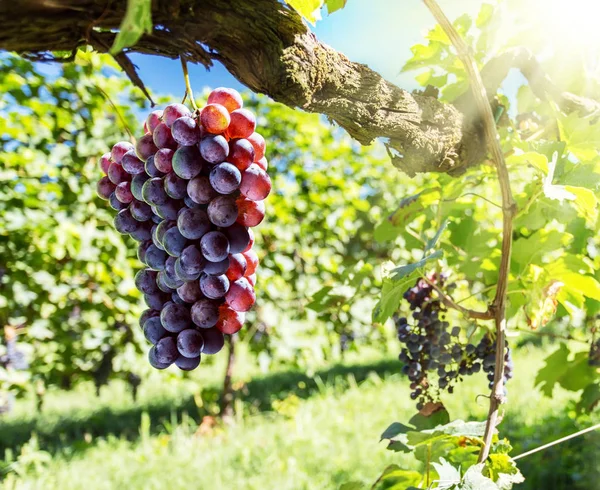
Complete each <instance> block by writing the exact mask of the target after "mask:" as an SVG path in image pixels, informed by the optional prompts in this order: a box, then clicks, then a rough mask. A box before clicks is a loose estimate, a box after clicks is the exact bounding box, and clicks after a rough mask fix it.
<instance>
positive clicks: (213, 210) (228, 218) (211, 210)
mask: <svg viewBox="0 0 600 490" xmlns="http://www.w3.org/2000/svg"><path fill="white" fill-rule="evenodd" d="M207 214H208V219H209V220H210V221H211V223H213V224H214V225H217V226H221V227H227V226H231V225H233V224H234V223H235V220H236V219H237V217H238V208H237V204H236V203H235V199H234V198H233V197H230V196H219V197H215V198H214V199H213V200H212V201H211V202H210V204H209V205H208V209H207Z"/></svg>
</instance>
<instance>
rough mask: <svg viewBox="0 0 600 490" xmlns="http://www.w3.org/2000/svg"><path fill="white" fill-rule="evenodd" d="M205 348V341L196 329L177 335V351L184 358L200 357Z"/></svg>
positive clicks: (189, 329)
mask: <svg viewBox="0 0 600 490" xmlns="http://www.w3.org/2000/svg"><path fill="white" fill-rule="evenodd" d="M203 347H204V339H203V338H202V334H201V333H200V332H198V330H196V329H193V328H188V329H186V330H183V331H181V332H179V335H177V350H178V351H179V353H180V354H181V355H182V356H183V357H188V358H191V359H193V358H195V357H200V353H201V352H202V348H203Z"/></svg>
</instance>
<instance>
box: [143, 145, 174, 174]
mask: <svg viewBox="0 0 600 490" xmlns="http://www.w3.org/2000/svg"><path fill="white" fill-rule="evenodd" d="M173 155H175V151H174V150H171V149H170V148H161V149H160V150H158V151H157V152H156V154H155V155H154V166H155V167H156V169H157V170H158V171H159V172H162V173H163V174H168V173H169V172H172V171H173ZM148 173H150V172H148Z"/></svg>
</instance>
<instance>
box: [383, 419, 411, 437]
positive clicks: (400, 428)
mask: <svg viewBox="0 0 600 490" xmlns="http://www.w3.org/2000/svg"><path fill="white" fill-rule="evenodd" d="M409 430H413V428H412V427H408V426H407V425H404V424H401V423H400V422H394V423H393V424H391V425H390V426H389V427H388V428H387V429H385V430H384V431H383V434H381V439H380V441H383V440H384V439H392V438H393V437H396V436H397V435H398V434H406V433H407V432H408V431H409Z"/></svg>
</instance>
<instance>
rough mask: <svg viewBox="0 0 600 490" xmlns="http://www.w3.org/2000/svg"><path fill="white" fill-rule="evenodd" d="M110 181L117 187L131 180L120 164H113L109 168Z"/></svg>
mask: <svg viewBox="0 0 600 490" xmlns="http://www.w3.org/2000/svg"><path fill="white" fill-rule="evenodd" d="M108 179H109V180H110V181H111V182H112V183H113V184H115V185H118V184H120V183H121V182H125V181H127V180H130V179H131V176H130V175H129V174H128V173H127V172H126V171H125V169H124V168H123V167H121V164H120V163H116V162H112V163H111V164H110V166H109V167H108Z"/></svg>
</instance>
